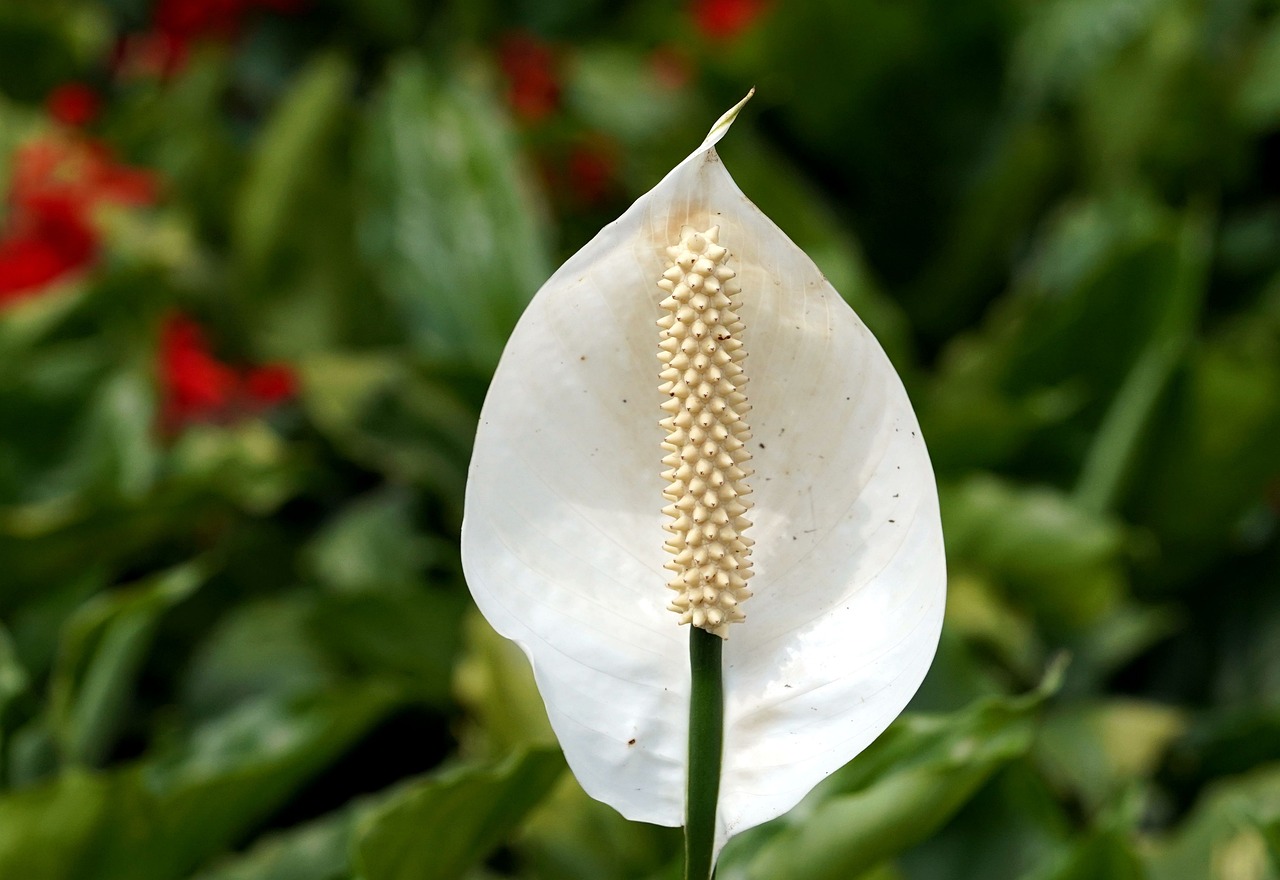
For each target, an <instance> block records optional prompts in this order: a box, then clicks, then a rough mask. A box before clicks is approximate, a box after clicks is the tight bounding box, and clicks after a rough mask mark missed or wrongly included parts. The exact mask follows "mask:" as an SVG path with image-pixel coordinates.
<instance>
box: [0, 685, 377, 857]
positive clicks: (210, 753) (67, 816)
mask: <svg viewBox="0 0 1280 880" xmlns="http://www.w3.org/2000/svg"><path fill="white" fill-rule="evenodd" d="M395 699H396V698H395V696H394V694H392V693H390V692H388V691H387V690H386V689H383V688H365V689H361V690H351V691H334V692H329V693H328V694H326V695H324V696H321V697H316V698H313V699H310V700H306V701H301V700H291V701H287V702H286V701H280V700H259V701H255V702H253V703H249V704H246V705H244V706H241V707H240V708H238V709H236V710H235V711H234V712H231V713H228V714H226V715H224V716H221V717H220V718H218V719H217V720H216V721H213V722H211V723H209V724H207V725H204V726H202V727H200V728H198V729H197V730H196V731H195V732H194V733H193V735H192V736H191V737H190V739H189V740H188V741H187V742H186V743H184V744H183V745H181V746H180V747H178V748H171V749H168V750H159V751H158V753H157V754H156V755H155V756H154V757H151V758H149V759H147V760H145V761H143V762H141V763H139V764H135V765H132V766H129V767H125V768H123V769H120V770H116V771H112V772H109V773H87V772H84V771H80V770H71V771H68V772H66V773H63V774H61V775H60V776H58V777H57V778H56V779H54V780H52V781H51V782H49V783H46V784H43V785H40V786H36V787H32V788H27V789H23V790H21V791H18V792H14V793H12V794H8V795H5V796H3V797H0V876H3V877H10V876H12V877H33V878H34V877H39V878H40V880H136V878H140V877H146V878H148V880H180V878H184V877H187V876H189V875H190V873H191V872H192V871H193V870H195V869H196V868H197V867H199V866H200V865H201V864H202V863H203V862H205V861H206V860H207V859H209V858H210V857H212V856H214V855H216V854H217V853H219V852H220V851H221V850H222V849H224V848H226V847H228V846H231V845H232V844H233V843H235V842H236V841H238V840H239V839H240V838H241V836H242V835H243V834H244V833H245V832H246V831H248V830H249V829H251V828H253V827H254V826H256V825H257V824H258V823H259V822H261V821H262V820H264V819H265V818H266V817H268V816H269V815H270V814H271V813H272V812H273V811H274V810H276V809H278V808H279V806H280V805H281V804H282V803H284V801H285V800H287V798H288V797H289V796H290V795H291V794H292V793H293V792H294V791H295V790H296V789H297V787H298V786H299V785H300V784H301V783H303V782H304V781H306V780H307V779H309V778H310V777H311V776H312V775H313V774H315V773H316V772H317V771H318V770H320V769H321V768H323V767H325V766H327V765H328V764H329V763H330V762H331V761H332V760H333V759H334V758H335V757H336V756H337V755H339V754H340V753H341V752H342V751H343V750H345V749H346V748H347V747H348V746H349V745H350V744H351V743H352V742H353V741H354V740H355V739H356V738H358V737H359V736H360V735H361V734H362V733H363V732H364V731H366V730H367V729H368V728H369V727H370V726H371V725H372V724H373V723H374V722H375V721H377V720H378V719H379V718H381V717H382V716H383V714H384V713H385V712H386V711H387V709H388V708H389V707H390V706H391V705H393V703H394V702H395Z"/></svg>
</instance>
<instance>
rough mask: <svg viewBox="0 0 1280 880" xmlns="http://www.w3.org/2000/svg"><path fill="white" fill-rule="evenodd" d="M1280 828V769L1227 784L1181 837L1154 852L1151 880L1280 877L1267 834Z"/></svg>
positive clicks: (1202, 803) (1210, 794)
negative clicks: (1268, 830) (1270, 850)
mask: <svg viewBox="0 0 1280 880" xmlns="http://www.w3.org/2000/svg"><path fill="white" fill-rule="evenodd" d="M1278 823H1280V765H1277V764H1265V765H1262V766H1260V767H1258V768H1257V769H1256V770H1253V771H1251V772H1250V773H1248V774H1245V775H1242V776H1237V777H1230V778H1226V779H1223V780H1221V781H1219V782H1217V783H1216V784H1214V785H1213V786H1211V787H1210V788H1209V789H1208V791H1207V792H1206V793H1205V794H1204V795H1203V796H1202V797H1201V798H1200V800H1199V801H1198V802H1197V803H1196V806H1195V808H1194V809H1193V811H1192V813H1191V815H1190V816H1189V817H1188V819H1187V820H1186V821H1185V822H1184V823H1183V825H1182V826H1181V827H1180V828H1179V829H1178V831H1177V832H1176V833H1175V834H1173V835H1171V836H1170V837H1168V838H1167V839H1165V840H1163V841H1160V842H1159V843H1158V845H1154V846H1152V847H1151V848H1150V849H1149V851H1148V858H1147V860H1146V861H1147V878H1148V880H1203V878H1205V877H1224V878H1225V877H1249V878H1258V880H1274V878H1276V877H1278V876H1280V871H1278V870H1277V868H1276V867H1275V865H1274V863H1273V862H1272V861H1271V854H1270V852H1269V850H1268V842H1267V835H1266V833H1264V831H1265V830H1266V829H1270V831H1271V833H1272V834H1274V833H1275V828H1276V826H1277V824H1278Z"/></svg>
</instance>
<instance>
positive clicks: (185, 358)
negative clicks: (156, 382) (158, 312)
mask: <svg viewBox="0 0 1280 880" xmlns="http://www.w3.org/2000/svg"><path fill="white" fill-rule="evenodd" d="M160 366H161V375H162V377H163V379H164V385H165V413H166V421H169V422H170V423H181V422H186V421H191V420H196V419H201V418H208V417H210V416H212V415H215V414H217V413H218V412H220V411H222V410H223V409H225V408H226V407H227V406H228V405H229V404H230V403H231V400H232V398H233V397H234V395H235V391H236V385H237V382H238V377H237V376H236V373H235V370H233V369H231V368H230V367H229V366H227V365H226V364H224V363H222V362H221V361H219V360H218V359H217V358H215V357H214V356H213V352H212V350H211V349H210V348H209V342H208V340H207V339H205V335H204V330H203V329H201V327H200V325H199V324H197V323H196V322H194V321H192V320H191V319H190V318H188V317H186V316H184V315H173V316H171V317H169V318H168V319H167V320H166V321H165V325H164V328H163V330H162V331H161V335H160Z"/></svg>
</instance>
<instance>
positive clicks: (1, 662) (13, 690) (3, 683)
mask: <svg viewBox="0 0 1280 880" xmlns="http://www.w3.org/2000/svg"><path fill="white" fill-rule="evenodd" d="M26 689H27V672H26V670H25V669H23V668H22V664H21V663H20V662H19V661H18V655H17V652H16V651H14V648H13V640H12V639H11V638H10V637H9V631H8V630H7V629H5V627H4V624H3V623H0V756H3V755H5V754H6V746H7V743H6V739H7V737H6V732H7V730H8V727H7V725H6V723H5V710H6V709H8V708H9V703H10V702H12V701H13V699H14V697H17V696H18V695H19V694H21V693H22V692H23V691H25V690H26ZM4 781H5V774H4V764H3V762H0V786H2V785H3V784H4Z"/></svg>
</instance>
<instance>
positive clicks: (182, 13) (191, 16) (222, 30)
mask: <svg viewBox="0 0 1280 880" xmlns="http://www.w3.org/2000/svg"><path fill="white" fill-rule="evenodd" d="M308 5H309V0H157V2H156V4H155V8H154V10H153V12H152V23H151V28H150V29H149V30H147V31H144V32H141V33H134V34H126V35H124V36H122V37H121V38H120V39H119V40H118V41H117V43H116V48H115V52H114V56H113V58H112V64H111V68H112V71H113V72H114V73H115V74H116V75H117V76H121V77H124V78H131V77H155V78H159V79H167V78H168V77H170V76H172V75H173V74H175V73H177V72H178V71H179V70H181V69H182V67H183V66H184V65H185V64H186V62H187V58H188V56H189V55H190V54H191V47H192V45H193V44H195V43H197V42H199V41H201V40H212V41H215V42H222V43H229V42H231V41H232V40H234V39H236V38H237V37H238V36H240V34H241V32H242V31H243V30H244V29H245V23H246V21H247V20H248V18H249V16H250V15H252V14H253V13H254V12H255V11H259V10H267V11H270V12H274V13H276V14H278V15H295V14H297V13H299V12H302V11H304V10H305V9H306V8H307V6H308Z"/></svg>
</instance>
